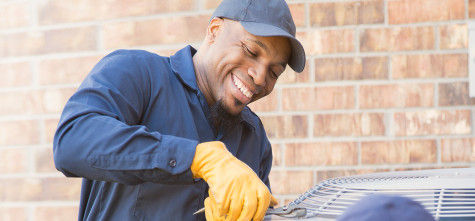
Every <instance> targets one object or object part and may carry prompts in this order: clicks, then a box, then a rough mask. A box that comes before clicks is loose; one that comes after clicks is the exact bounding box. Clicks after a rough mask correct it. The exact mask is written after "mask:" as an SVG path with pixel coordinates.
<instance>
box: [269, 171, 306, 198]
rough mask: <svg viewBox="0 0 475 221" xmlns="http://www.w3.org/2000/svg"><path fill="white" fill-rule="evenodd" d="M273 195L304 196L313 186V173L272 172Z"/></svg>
mask: <svg viewBox="0 0 475 221" xmlns="http://www.w3.org/2000/svg"><path fill="white" fill-rule="evenodd" d="M269 180H270V183H271V185H272V184H274V185H272V193H273V194H302V193H303V192H305V191H307V190H308V189H310V188H311V187H312V185H313V173H312V171H271V173H270V175H269ZM277 184H278V185H277Z"/></svg>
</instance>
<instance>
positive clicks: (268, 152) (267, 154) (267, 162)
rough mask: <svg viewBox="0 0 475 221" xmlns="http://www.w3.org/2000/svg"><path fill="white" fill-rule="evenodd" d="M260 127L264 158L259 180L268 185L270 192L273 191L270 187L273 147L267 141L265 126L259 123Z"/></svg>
mask: <svg viewBox="0 0 475 221" xmlns="http://www.w3.org/2000/svg"><path fill="white" fill-rule="evenodd" d="M259 125H260V128H261V130H260V134H259V137H263V139H262V150H263V152H262V158H261V163H260V168H259V178H261V180H262V182H264V184H266V186H267V187H268V188H269V190H271V192H272V189H271V187H270V182H269V173H270V171H271V168H272V147H271V144H270V142H269V139H267V135H266V132H265V130H264V126H263V125H262V122H259Z"/></svg>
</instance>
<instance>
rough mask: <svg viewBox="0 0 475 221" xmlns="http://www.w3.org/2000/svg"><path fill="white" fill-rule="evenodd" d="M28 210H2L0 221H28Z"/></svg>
mask: <svg viewBox="0 0 475 221" xmlns="http://www.w3.org/2000/svg"><path fill="white" fill-rule="evenodd" d="M27 217H28V213H27V209H26V208H23V207H3V208H0V220H2V221H26V220H28V218H27Z"/></svg>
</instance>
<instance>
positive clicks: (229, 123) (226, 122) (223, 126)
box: [209, 100, 241, 132]
mask: <svg viewBox="0 0 475 221" xmlns="http://www.w3.org/2000/svg"><path fill="white" fill-rule="evenodd" d="M209 120H210V122H211V123H212V124H213V126H214V128H215V129H216V130H218V131H224V132H226V131H228V130H230V129H232V128H233V127H236V125H238V124H239V123H240V121H241V113H239V114H236V115H233V114H230V113H229V112H228V111H227V110H226V108H225V106H224V102H223V100H218V101H217V102H216V103H214V104H213V105H211V107H210V115H209Z"/></svg>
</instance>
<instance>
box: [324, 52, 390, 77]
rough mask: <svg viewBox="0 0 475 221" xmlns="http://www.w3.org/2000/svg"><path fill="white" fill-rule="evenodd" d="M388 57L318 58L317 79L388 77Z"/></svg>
mask: <svg viewBox="0 0 475 221" xmlns="http://www.w3.org/2000/svg"><path fill="white" fill-rule="evenodd" d="M387 78H388V58H387V57H363V58H361V57H358V58H317V59H315V80H316V81H331V80H363V79H387Z"/></svg>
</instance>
